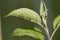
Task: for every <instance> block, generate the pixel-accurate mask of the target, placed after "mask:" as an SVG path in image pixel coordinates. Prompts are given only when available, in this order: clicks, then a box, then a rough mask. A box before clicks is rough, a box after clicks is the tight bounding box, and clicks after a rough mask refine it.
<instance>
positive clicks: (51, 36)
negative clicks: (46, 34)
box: [51, 23, 60, 39]
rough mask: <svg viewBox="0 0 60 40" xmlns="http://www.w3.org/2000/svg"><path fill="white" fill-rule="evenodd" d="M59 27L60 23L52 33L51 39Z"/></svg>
mask: <svg viewBox="0 0 60 40" xmlns="http://www.w3.org/2000/svg"><path fill="white" fill-rule="evenodd" d="M59 27H60V23H59V24H58V26H57V28H56V29H55V30H54V31H53V33H52V35H51V39H52V38H53V36H54V34H55V33H56V31H57V30H58V28H59Z"/></svg>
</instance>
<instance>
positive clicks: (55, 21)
mask: <svg viewBox="0 0 60 40" xmlns="http://www.w3.org/2000/svg"><path fill="white" fill-rule="evenodd" d="M59 23H60V15H58V16H57V17H56V18H55V19H54V21H53V27H54V29H55V28H56V27H57V25H58V24H59Z"/></svg>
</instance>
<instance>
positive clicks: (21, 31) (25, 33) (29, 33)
mask: <svg viewBox="0 0 60 40" xmlns="http://www.w3.org/2000/svg"><path fill="white" fill-rule="evenodd" d="M13 36H30V37H33V38H36V39H40V40H44V36H43V34H42V33H39V32H37V31H33V30H29V29H21V28H17V29H15V30H14V32H13Z"/></svg>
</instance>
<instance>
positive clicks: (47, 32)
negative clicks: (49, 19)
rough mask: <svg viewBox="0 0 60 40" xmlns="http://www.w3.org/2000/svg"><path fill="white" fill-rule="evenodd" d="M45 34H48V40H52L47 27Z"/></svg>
mask: <svg viewBox="0 0 60 40" xmlns="http://www.w3.org/2000/svg"><path fill="white" fill-rule="evenodd" d="M45 32H46V35H47V37H48V40H52V39H51V37H50V34H49V30H48V28H47V27H46V28H45Z"/></svg>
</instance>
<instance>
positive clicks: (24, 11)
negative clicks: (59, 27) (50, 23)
mask: <svg viewBox="0 0 60 40" xmlns="http://www.w3.org/2000/svg"><path fill="white" fill-rule="evenodd" d="M8 16H16V17H20V18H23V19H25V20H30V21H31V22H35V23H37V24H40V23H41V19H40V16H39V15H38V14H37V13H36V12H35V11H33V10H31V9H28V8H20V9H16V10H13V11H11V12H10V13H9V14H8V15H6V16H5V17H8Z"/></svg>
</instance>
